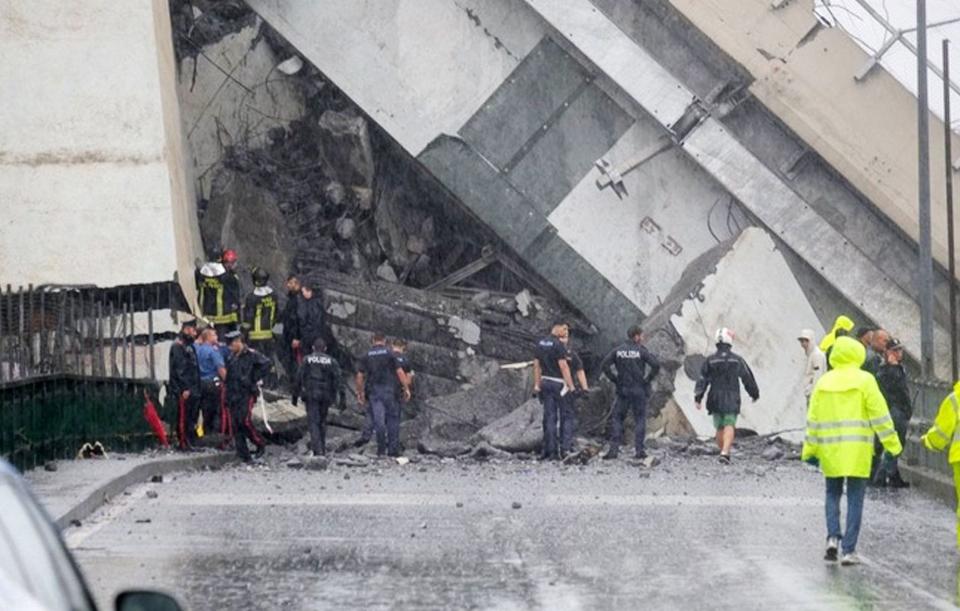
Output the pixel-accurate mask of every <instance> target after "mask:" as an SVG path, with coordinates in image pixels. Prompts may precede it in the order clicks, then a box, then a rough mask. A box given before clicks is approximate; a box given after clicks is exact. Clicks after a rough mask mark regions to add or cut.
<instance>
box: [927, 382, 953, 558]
mask: <svg viewBox="0 0 960 611" xmlns="http://www.w3.org/2000/svg"><path fill="white" fill-rule="evenodd" d="M920 440H921V441H922V442H923V447H925V448H927V449H928V450H931V451H934V452H943V451H944V450H947V449H948V448H949V450H948V452H947V461H948V462H949V463H950V466H951V467H953V485H954V488H956V491H957V549H958V550H960V382H956V383H954V385H953V392H952V393H950V394H949V395H947V396H946V398H945V399H944V400H943V402H941V403H940V409H939V410H938V411H937V417H936V418H935V419H934V421H933V426H931V427H930V430H929V431H927V432H926V434H925V435H924V436H923V437H921V438H920Z"/></svg>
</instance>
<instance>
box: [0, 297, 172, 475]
mask: <svg viewBox="0 0 960 611" xmlns="http://www.w3.org/2000/svg"><path fill="white" fill-rule="evenodd" d="M187 309H188V308H187V307H186V303H185V300H184V297H183V294H182V292H181V290H180V287H179V285H178V284H177V283H176V282H161V283H154V284H145V285H129V286H119V287H112V288H98V287H91V286H60V285H57V286H51V285H46V286H38V287H33V286H29V287H19V288H17V289H13V288H12V287H10V286H9V285H7V287H6V290H5V291H4V290H0V456H3V457H4V458H6V459H7V460H9V461H10V462H12V463H13V464H14V465H16V466H17V467H19V468H21V469H26V468H31V467H33V466H35V465H37V464H42V463H43V462H44V461H46V460H50V459H54V458H70V457H73V456H75V455H76V453H77V451H78V449H79V448H80V447H81V446H82V445H83V443H85V442H93V441H100V442H101V443H103V444H104V445H105V446H106V447H107V449H108V450H110V451H121V450H134V449H141V448H143V447H144V446H145V445H146V444H148V443H150V442H151V433H150V429H149V427H148V425H147V424H146V421H145V419H144V417H143V405H144V393H145V392H146V393H148V395H149V396H150V397H151V398H152V399H153V401H154V402H155V403H157V398H158V394H159V390H160V384H159V382H158V381H157V379H158V375H157V373H158V372H157V361H158V359H157V357H158V343H160V342H162V341H165V340H170V339H172V338H173V335H174V333H173V331H172V329H174V328H175V325H174V322H175V321H174V320H171V319H170V316H171V315H172V313H173V312H178V311H185V310H187ZM163 316H166V317H167V320H163V318H161V317H163ZM156 323H159V324H156ZM163 348H164V347H162V346H161V347H160V349H163ZM164 362H165V361H164ZM161 373H162V372H161ZM158 407H160V406H159V405H158ZM163 415H164V413H163V410H162V408H161V416H163Z"/></svg>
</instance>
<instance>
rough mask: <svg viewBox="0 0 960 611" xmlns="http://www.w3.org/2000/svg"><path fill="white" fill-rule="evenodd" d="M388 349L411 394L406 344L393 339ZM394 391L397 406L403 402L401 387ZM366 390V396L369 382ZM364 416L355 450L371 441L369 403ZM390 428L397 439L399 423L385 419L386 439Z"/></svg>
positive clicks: (398, 339)
mask: <svg viewBox="0 0 960 611" xmlns="http://www.w3.org/2000/svg"><path fill="white" fill-rule="evenodd" d="M390 347H391V348H392V349H393V354H394V356H396V357H397V366H398V367H400V369H403V373H405V374H406V376H407V385H408V386H409V387H410V388H411V392H412V388H413V369H412V367H411V366H410V361H409V360H407V355H406V352H407V342H406V341H405V340H402V339H400V338H395V339H393V340H392V341H391V342H390ZM396 389H397V391H396V393H395V396H394V399H395V401H396V402H397V405H399V404H400V403H401V402H402V401H403V386H402V385H401V384H400V383H399V382H398V383H397V384H396ZM366 390H367V394H370V382H369V380H368V381H367V388H366ZM364 414H365V416H366V419H365V420H364V423H363V430H362V431H360V438H359V439H357V440H356V441H355V442H354V443H353V446H354V447H355V448H362V447H363V446H365V445H367V444H368V443H370V440H371V439H373V429H374V427H373V409H372V408H371V407H370V403H369V402H367V408H366V410H364ZM391 426H394V427H395V430H396V434H397V437H399V436H400V421H399V420H397V421H396V422H393V421H392V420H391V419H390V418H388V419H387V437H388V438H389V436H390V432H389V431H390V428H391Z"/></svg>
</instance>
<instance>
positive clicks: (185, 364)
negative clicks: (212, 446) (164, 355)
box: [167, 320, 201, 451]
mask: <svg viewBox="0 0 960 611" xmlns="http://www.w3.org/2000/svg"><path fill="white" fill-rule="evenodd" d="M196 337H197V323H196V321H194V320H188V321H186V322H184V323H183V324H182V325H181V326H180V333H179V335H177V339H176V340H174V342H173V345H172V346H170V375H169V381H168V382H167V390H168V395H169V397H170V400H171V401H175V402H176V405H177V410H176V413H177V439H178V440H179V447H180V449H181V450H184V451H189V450H192V449H193V446H194V444H195V443H196V441H197V418H198V417H199V407H200V393H201V388H200V367H199V366H198V365H197V353H196V352H195V351H194V348H193V342H194V340H195V339H196Z"/></svg>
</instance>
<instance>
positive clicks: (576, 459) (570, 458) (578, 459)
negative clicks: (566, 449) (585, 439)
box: [563, 445, 602, 465]
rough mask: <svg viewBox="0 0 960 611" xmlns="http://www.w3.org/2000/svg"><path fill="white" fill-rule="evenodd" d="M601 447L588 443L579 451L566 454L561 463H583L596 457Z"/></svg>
mask: <svg viewBox="0 0 960 611" xmlns="http://www.w3.org/2000/svg"><path fill="white" fill-rule="evenodd" d="M601 449H602V447H601V446H599V445H589V446H586V447H585V448H583V449H581V450H580V451H579V452H574V453H573V454H568V455H567V456H565V457H564V458H563V464H565V465H585V464H587V463H589V462H590V461H591V460H593V459H594V458H596V457H597V455H598V454H600V450H601Z"/></svg>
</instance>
